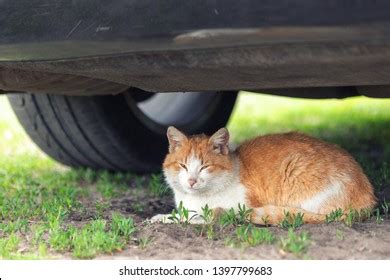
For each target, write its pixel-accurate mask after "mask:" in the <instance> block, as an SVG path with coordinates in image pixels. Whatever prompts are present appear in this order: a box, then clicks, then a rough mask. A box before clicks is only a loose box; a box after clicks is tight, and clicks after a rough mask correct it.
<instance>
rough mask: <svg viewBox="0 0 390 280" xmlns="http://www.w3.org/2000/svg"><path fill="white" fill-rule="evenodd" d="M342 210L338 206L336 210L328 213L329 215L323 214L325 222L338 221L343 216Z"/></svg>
mask: <svg viewBox="0 0 390 280" xmlns="http://www.w3.org/2000/svg"><path fill="white" fill-rule="evenodd" d="M343 215H344V213H343V210H342V209H340V208H338V209H336V210H333V211H332V212H330V213H329V215H326V216H325V221H326V223H328V224H329V223H332V222H340V221H341V220H342V218H343Z"/></svg>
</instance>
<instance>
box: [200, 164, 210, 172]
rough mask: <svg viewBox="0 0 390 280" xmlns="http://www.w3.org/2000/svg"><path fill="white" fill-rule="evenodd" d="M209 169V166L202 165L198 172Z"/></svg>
mask: <svg viewBox="0 0 390 280" xmlns="http://www.w3.org/2000/svg"><path fill="white" fill-rule="evenodd" d="M209 167H210V165H203V166H202V167H201V168H200V169H199V172H201V171H203V170H205V169H207V168H209Z"/></svg>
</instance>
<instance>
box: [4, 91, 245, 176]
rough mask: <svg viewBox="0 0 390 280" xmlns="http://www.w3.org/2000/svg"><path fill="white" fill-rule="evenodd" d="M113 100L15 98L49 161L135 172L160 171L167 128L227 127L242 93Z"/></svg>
mask: <svg viewBox="0 0 390 280" xmlns="http://www.w3.org/2000/svg"><path fill="white" fill-rule="evenodd" d="M136 93H137V92H134V94H132V92H130V91H129V92H127V93H124V94H120V95H115V96H114V95H112V96H111V95H110V96H88V97H80V96H59V95H49V94H30V93H26V94H10V95H9V96H8V98H9V100H10V103H11V106H12V108H13V110H14V111H15V113H16V115H17V117H18V119H19V121H20V123H21V124H22V125H23V127H24V128H25V130H26V132H27V134H28V135H29V136H30V137H31V139H32V140H33V141H34V142H35V143H36V144H37V145H38V146H39V147H40V148H41V149H42V150H43V151H44V152H45V153H47V154H48V155H49V156H51V157H53V158H54V159H56V160H57V161H59V162H61V163H63V164H66V165H69V166H73V167H90V168H93V169H108V170H121V171H135V172H150V171H154V170H157V169H159V168H160V165H161V162H162V160H163V157H164V155H165V154H166V152H167V140H166V136H165V132H166V127H167V126H168V125H175V126H177V127H179V128H180V129H182V130H183V131H186V132H187V133H201V132H204V133H212V132H214V131H215V130H216V129H218V128H220V127H222V126H224V125H225V124H226V122H227V121H228V119H229V116H230V113H231V111H232V109H233V106H234V103H235V100H236V97H237V92H191V93H158V94H149V95H147V96H148V98H146V99H145V98H138V97H137V96H139V92H138V94H136Z"/></svg>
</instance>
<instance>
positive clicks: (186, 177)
mask: <svg viewBox="0 0 390 280" xmlns="http://www.w3.org/2000/svg"><path fill="white" fill-rule="evenodd" d="M167 135H168V140H169V144H170V146H169V153H168V154H167V156H166V158H165V161H164V163H163V170H164V174H165V178H166V180H167V182H168V184H169V185H170V187H171V188H172V189H173V191H174V194H175V200H176V203H179V202H180V201H183V204H184V206H185V207H188V208H189V209H190V210H194V211H196V212H198V213H199V212H201V207H203V206H204V205H205V204H208V206H209V207H211V208H224V209H228V208H231V207H234V208H237V206H238V203H240V204H245V205H246V206H247V207H248V208H252V209H253V212H252V221H253V222H254V223H258V224H264V223H265V222H267V223H269V224H279V223H280V222H281V221H282V220H283V218H284V214H285V212H287V211H288V212H289V213H290V214H297V213H302V214H303V219H304V221H305V222H306V223H321V222H323V221H324V220H325V216H326V215H327V214H329V213H330V212H331V211H332V210H336V209H339V208H340V209H342V210H344V211H349V209H351V208H352V209H356V210H362V209H371V208H372V207H374V205H375V203H376V198H375V196H374V192H373V187H372V185H371V184H370V182H369V180H368V179H367V177H366V175H365V174H364V172H363V170H362V169H361V167H360V166H359V164H358V163H357V162H356V161H355V160H354V159H353V158H352V156H351V155H349V154H348V153H347V152H346V151H344V150H342V149H341V148H339V147H337V146H335V145H332V144H328V143H326V142H324V141H322V140H319V139H316V138H313V137H310V136H307V135H304V134H301V133H295V132H294V133H285V134H273V135H266V136H259V137H256V138H253V139H251V140H248V141H246V142H244V143H242V144H241V145H240V146H239V147H238V148H237V149H236V150H235V151H230V150H229V147H228V140H229V132H228V131H227V129H225V128H222V129H220V130H219V131H217V132H216V133H215V134H214V135H212V136H211V137H208V136H206V135H194V136H186V135H184V134H183V133H182V132H180V131H179V130H177V129H176V128H173V127H170V128H169V129H168V132H167Z"/></svg>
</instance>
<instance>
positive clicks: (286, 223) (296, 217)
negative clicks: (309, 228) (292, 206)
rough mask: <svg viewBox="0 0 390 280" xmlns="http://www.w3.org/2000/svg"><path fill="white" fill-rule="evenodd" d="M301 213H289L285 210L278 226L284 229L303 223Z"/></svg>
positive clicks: (296, 226) (294, 227) (293, 227)
mask: <svg viewBox="0 0 390 280" xmlns="http://www.w3.org/2000/svg"><path fill="white" fill-rule="evenodd" d="M303 215H304V214H302V213H297V214H290V212H285V213H284V217H283V220H282V222H281V223H280V226H281V227H282V228H284V229H289V228H292V229H296V228H298V227H300V226H301V225H303Z"/></svg>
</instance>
